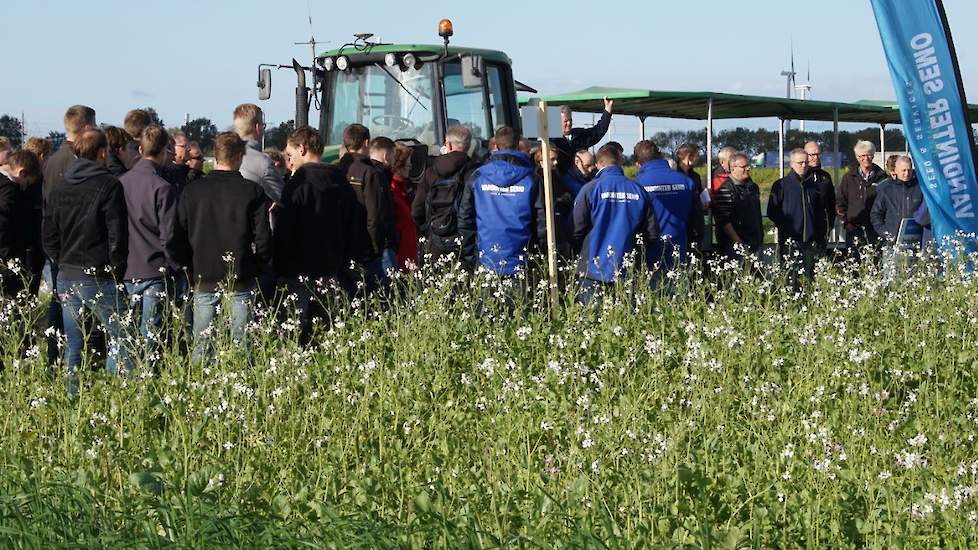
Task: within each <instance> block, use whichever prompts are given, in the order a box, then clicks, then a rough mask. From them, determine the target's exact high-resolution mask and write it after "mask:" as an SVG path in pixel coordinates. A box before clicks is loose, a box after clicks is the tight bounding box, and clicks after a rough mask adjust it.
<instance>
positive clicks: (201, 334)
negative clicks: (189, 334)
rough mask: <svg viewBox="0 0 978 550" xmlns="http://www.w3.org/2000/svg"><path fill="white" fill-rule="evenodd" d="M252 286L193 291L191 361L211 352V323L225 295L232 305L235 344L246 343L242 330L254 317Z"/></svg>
mask: <svg viewBox="0 0 978 550" xmlns="http://www.w3.org/2000/svg"><path fill="white" fill-rule="evenodd" d="M255 292H256V290H255V287H254V286H252V287H251V288H249V289H247V290H233V291H225V292H224V293H221V292H203V291H200V290H198V291H196V292H194V351H193V355H192V356H191V360H192V361H193V362H195V363H197V362H201V361H205V360H209V359H210V358H212V357H213V355H214V332H216V331H217V330H220V328H219V327H217V326H214V319H215V318H216V317H217V316H218V307H219V306H220V305H221V298H222V297H223V295H227V297H228V298H229V301H230V307H231V339H232V340H233V341H234V343H235V344H238V345H242V346H247V344H248V342H247V339H246V336H247V334H246V331H245V329H246V328H247V327H248V323H250V322H251V319H252V317H253V316H254V309H255V307H254V305H255Z"/></svg>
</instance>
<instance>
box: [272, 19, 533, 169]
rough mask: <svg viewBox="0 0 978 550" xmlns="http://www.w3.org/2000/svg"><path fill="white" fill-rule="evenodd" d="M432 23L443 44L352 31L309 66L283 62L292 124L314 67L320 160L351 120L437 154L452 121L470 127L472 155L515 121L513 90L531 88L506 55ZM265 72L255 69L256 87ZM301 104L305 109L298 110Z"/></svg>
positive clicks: (334, 149) (333, 152) (331, 154)
mask: <svg viewBox="0 0 978 550" xmlns="http://www.w3.org/2000/svg"><path fill="white" fill-rule="evenodd" d="M438 30H439V35H440V36H441V37H442V38H443V39H444V44H442V45H422V44H385V43H380V42H374V41H371V39H372V37H373V35H370V34H366V33H363V34H357V35H355V37H356V38H355V40H354V41H353V42H350V43H348V44H345V45H344V46H342V47H340V48H337V49H334V50H330V51H327V52H325V53H321V54H319V55H317V56H316V59H315V66H314V67H301V66H299V65H298V63H294V64H293V65H294V67H290V68H294V69H295V70H296V73H297V74H298V75H299V80H300V82H299V89H297V99H296V110H297V113H296V124H297V125H298V124H300V121H303V120H306V121H307V120H308V100H305V102H303V99H304V97H300V96H306V94H307V93H308V92H303V90H307V88H305V81H304V78H305V73H306V72H307V71H308V72H311V73H312V74H313V75H314V78H315V82H314V86H313V90H314V91H315V93H317V97H316V98H315V99H317V100H318V103H319V107H320V119H319V130H320V134H321V135H322V137H323V141H324V143H325V144H326V151H325V152H324V154H323V158H324V160H334V159H335V158H337V157H338V150H339V147H340V146H341V145H342V143H343V129H344V128H346V127H347V126H349V125H350V124H353V123H359V124H362V125H364V126H366V127H367V128H368V129H369V130H370V135H371V136H373V137H377V136H387V137H389V138H391V139H393V140H400V141H404V142H408V143H414V144H415V146H416V148H417V149H426V152H427V154H429V155H437V154H438V152H439V150H440V148H441V146H442V145H443V144H444V142H445V132H446V130H447V129H448V128H450V127H452V126H455V125H459V124H460V125H463V126H465V127H467V128H469V129H470V130H471V131H472V150H471V151H470V154H473V155H475V156H484V155H485V154H486V153H487V152H488V143H489V138H490V137H491V136H492V134H493V132H494V130H495V128H497V127H499V126H502V125H509V126H514V127H516V128H519V127H520V119H519V106H518V105H517V100H516V92H517V90H518V89H519V90H520V91H524V90H525V91H534V90H532V89H531V88H528V87H526V86H524V85H522V84H520V83H518V82H516V81H515V80H514V79H513V74H512V69H511V61H510V59H509V56H507V55H506V54H505V53H503V52H500V51H495V50H483V49H472V48H461V47H456V46H450V45H449V43H448V42H449V37H450V36H452V25H451V22H450V21H448V20H447V19H446V20H442V22H441V23H439V29H438ZM282 67H283V68H284V67H286V66H282ZM265 78H266V77H265V76H260V80H259V88H260V90H261V89H263V88H262V83H263V80H264V79H265ZM268 78H270V77H268ZM268 88H269V89H270V80H269V83H268ZM266 95H267V94H266ZM260 96H261V94H260ZM303 103H305V105H303ZM303 107H304V108H305V110H306V116H305V117H303V116H302V113H300V112H299V111H301V110H302V109H303ZM422 146H423V147H422Z"/></svg>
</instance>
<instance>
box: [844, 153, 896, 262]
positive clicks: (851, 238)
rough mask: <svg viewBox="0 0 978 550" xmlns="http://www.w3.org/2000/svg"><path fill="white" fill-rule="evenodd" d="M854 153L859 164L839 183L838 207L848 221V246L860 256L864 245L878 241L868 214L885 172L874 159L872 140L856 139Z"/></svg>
mask: <svg viewBox="0 0 978 550" xmlns="http://www.w3.org/2000/svg"><path fill="white" fill-rule="evenodd" d="M853 152H854V153H855V154H856V165H855V166H853V167H851V168H850V169H849V172H848V173H847V174H846V175H845V176H844V177H843V178H842V181H840V182H839V187H838V188H837V189H836V191H835V209H836V215H838V216H839V219H840V220H842V223H843V224H845V228H846V249H847V250H848V251H849V253H850V254H852V255H853V256H854V257H856V258H858V257H859V248H860V247H861V246H864V245H866V244H876V238H877V235H876V230H874V229H873V224H872V223H870V219H869V213H870V212H871V211H872V210H873V201H874V200H875V199H876V187H877V185H879V183H880V182H881V181H883V180H885V179H886V172H884V171H883V169H882V168H880V167H879V166H878V165H877V164H876V163H874V162H873V157H875V156H876V146H874V145H873V144H872V143H871V142H868V141H859V142H857V143H856V146H855V147H853Z"/></svg>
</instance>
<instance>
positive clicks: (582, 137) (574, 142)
mask: <svg viewBox="0 0 978 550" xmlns="http://www.w3.org/2000/svg"><path fill="white" fill-rule="evenodd" d="M610 126H611V113H609V112H608V111H602V112H601V118H600V119H599V120H598V122H597V124H595V125H594V126H592V127H590V128H571V133H570V136H569V137H568V136H565V137H559V138H556V139H553V140H551V141H552V142H553V144H554V146H555V147H557V148H558V149H560V150H561V151H563V152H564V153H566V154H568V155H570V157H571V158H574V154H576V153H577V152H578V151H580V150H581V149H587V148H588V147H591V146H593V145H595V144H596V143H598V142H599V141H601V138H603V137H604V135H605V134H607V133H608V128H609V127H610Z"/></svg>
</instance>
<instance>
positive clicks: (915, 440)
mask: <svg viewBox="0 0 978 550" xmlns="http://www.w3.org/2000/svg"><path fill="white" fill-rule="evenodd" d="M926 444H927V436H926V435H924V434H922V433H918V434H917V435H916V436H915V437H912V438H910V439H908V440H907V445H910V446H911V447H923V446H924V445H926Z"/></svg>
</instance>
